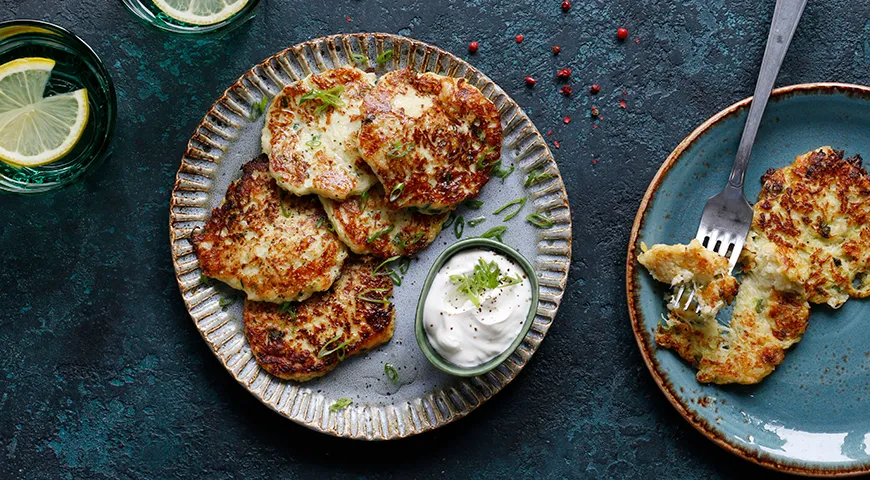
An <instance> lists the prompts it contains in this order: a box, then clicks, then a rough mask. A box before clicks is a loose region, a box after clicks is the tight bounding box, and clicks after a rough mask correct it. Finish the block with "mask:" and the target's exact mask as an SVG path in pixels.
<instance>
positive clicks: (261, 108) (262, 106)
mask: <svg viewBox="0 0 870 480" xmlns="http://www.w3.org/2000/svg"><path fill="white" fill-rule="evenodd" d="M267 105H269V99H268V98H266V97H263V98H262V99H261V100H260V101H259V102H257V103H255V104H253V105H251V117H252V118H253V119H254V120H256V119H258V118H260V117H262V116H263V113H264V112H265V111H266V106H267Z"/></svg>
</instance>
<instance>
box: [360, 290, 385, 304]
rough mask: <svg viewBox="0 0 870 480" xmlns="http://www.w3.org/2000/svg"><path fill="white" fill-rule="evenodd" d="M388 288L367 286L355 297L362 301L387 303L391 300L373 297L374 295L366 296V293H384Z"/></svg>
mask: <svg viewBox="0 0 870 480" xmlns="http://www.w3.org/2000/svg"><path fill="white" fill-rule="evenodd" d="M389 290H390V289H389V288H369V289H368V290H363V291H362V292H360V294H359V295H357V296H356V298H358V299H360V300H362V301H364V302H370V303H382V304H384V305H389V304H390V303H391V302H390V301H389V300H387V299H385V298H375V297H369V296H368V294H370V293H384V292H388V291H389Z"/></svg>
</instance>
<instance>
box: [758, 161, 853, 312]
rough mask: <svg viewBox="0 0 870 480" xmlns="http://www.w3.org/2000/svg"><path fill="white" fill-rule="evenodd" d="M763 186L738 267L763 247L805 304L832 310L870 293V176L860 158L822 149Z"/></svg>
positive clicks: (766, 179) (774, 173)
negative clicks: (770, 247) (780, 262)
mask: <svg viewBox="0 0 870 480" xmlns="http://www.w3.org/2000/svg"><path fill="white" fill-rule="evenodd" d="M762 181H763V182H764V187H763V188H762V191H761V194H760V195H759V199H758V203H757V204H756V205H755V219H754V222H753V226H752V227H753V228H752V234H751V235H750V238H749V241H748V242H747V249H746V251H745V252H744V261H745V262H746V263H747V264H750V265H751V264H752V263H753V262H754V261H755V258H754V257H755V250H756V249H757V247H756V245H757V244H759V243H765V242H768V241H769V242H772V243H773V244H775V245H776V248H777V250H778V254H779V255H780V256H781V257H783V258H787V259H788V260H787V262H788V265H787V268H788V269H790V270H792V271H793V273H792V274H793V275H794V276H795V277H796V278H797V279H798V280H799V282H800V283H801V284H802V285H803V287H804V289H805V290H806V294H807V298H808V299H809V301H810V302H811V303H827V304H828V305H830V306H832V307H834V308H838V307H839V306H841V305H842V304H843V303H845V302H846V300H848V298H849V296H850V295H851V296H853V297H861V298H863V297H866V296H868V295H870V275H866V273H867V272H868V271H870V178H868V175H867V171H866V170H864V169H863V168H862V167H861V158H860V157H858V156H855V157H853V158H846V159H844V158H843V152H842V151H834V150H832V149H831V148H830V147H822V148H819V149H817V150H815V151H813V152H809V153H806V154H804V155H801V156H799V157H797V159H796V161H795V162H794V164H792V165H789V166H787V167H784V168H781V169H779V170H770V171H768V173H767V174H765V175H764V177H763V178H762Z"/></svg>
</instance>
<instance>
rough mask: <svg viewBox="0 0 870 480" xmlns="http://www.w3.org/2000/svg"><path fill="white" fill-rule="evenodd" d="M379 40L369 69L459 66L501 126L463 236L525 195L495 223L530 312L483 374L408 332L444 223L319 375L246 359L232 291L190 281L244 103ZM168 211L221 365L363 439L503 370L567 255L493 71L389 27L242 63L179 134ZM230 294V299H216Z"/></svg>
mask: <svg viewBox="0 0 870 480" xmlns="http://www.w3.org/2000/svg"><path fill="white" fill-rule="evenodd" d="M387 50H393V52H394V54H393V55H392V58H390V60H389V61H387V62H386V63H385V64H383V65H377V66H376V68H375V72H376V73H377V75H378V76H381V75H383V74H384V73H386V72H388V71H390V70H396V69H400V68H405V67H406V66H410V67H412V68H414V69H416V70H418V71H425V72H435V73H438V74H442V75H449V76H452V77H460V78H463V77H464V78H465V79H467V80H468V81H469V82H470V83H471V84H472V85H475V86H477V87H478V88H479V89H480V90H481V91H482V92H483V93H484V95H486V96H487V97H488V98H489V99H490V100H492V102H493V103H494V104H495V105H496V107H498V109H499V112H500V114H501V122H502V126H503V128H504V143H503V145H502V162H503V164H504V165H505V166H508V165H511V164H512V165H514V166H516V171H515V172H514V173H513V174H512V175H510V176H509V177H507V179H506V180H505V182H504V184H502V181H501V180H500V179H498V178H493V179H492V180H490V182H489V183H488V184H487V185H486V187H484V189H483V191H482V193H481V195H480V197H479V198H480V199H481V200H483V202H484V206H483V208H482V209H480V210H472V211H464V210H463V209H462V208H460V210H458V211H457V213H458V214H460V215H464V216H465V218H472V217H477V216H479V215H483V216H486V217H487V220H486V221H485V222H484V223H482V224H480V225H478V226H476V227H469V226H467V225H466V227H465V231H464V235H463V238H465V237H469V236H475V235H480V234H481V233H483V232H484V231H486V230H487V229H489V228H491V227H494V226H496V225H501V224H502V222H501V219H500V217H497V216H494V215H492V212H493V210H495V209H496V208H498V207H499V206H501V205H503V204H505V203H507V202H509V201H511V200H514V199H516V198H518V197H522V196H528V198H529V201H528V202H527V204H526V206H525V208H524V209H523V211H522V212H521V215H518V216H517V217H516V218H514V219H513V220H511V221H510V222H508V223H507V224H505V225H507V226H508V230H507V232H506V234H505V236H504V241H505V243H507V244H508V245H510V246H512V247H514V248H516V249H517V250H519V251H520V253H522V254H523V255H524V256H525V257H526V258H528V259H529V260H530V261H531V262H532V263H533V264H534V265H535V267H536V269H537V271H538V276H539V280H540V302H539V305H538V311H537V316H536V317H535V321H534V324H533V325H532V328H531V330H530V331H529V333H528V335H526V337H525V339H524V341H523V343H522V344H521V345H520V347H519V348H518V349H517V350H516V351H515V352H514V354H513V355H511V356H510V357H509V358H508V359H507V360H506V361H505V362H504V363H503V364H502V365H500V366H499V367H498V368H497V369H496V370H494V371H492V372H490V373H488V374H486V375H483V376H480V377H474V378H470V379H462V378H457V377H452V376H449V375H447V374H444V373H441V372H440V371H439V370H437V369H436V368H435V367H433V366H431V365H430V364H429V362H428V361H427V360H426V357H425V356H424V355H423V353H422V352H421V351H420V350H419V348H418V346H417V342H416V340H415V337H414V312H415V310H416V306H417V298H418V296H419V294H420V290H421V288H422V286H423V282H424V279H425V277H426V273H427V271H428V269H429V266H430V265H431V264H432V262H433V261H434V260H435V258H436V257H437V256H438V254H439V253H441V251H442V250H444V248H446V247H447V246H448V245H450V244H451V243H453V242H455V241H456V240H457V239H456V236H455V234H454V231H453V229H452V228H449V229H447V230H446V231H444V232H442V233H441V235H440V236H439V237H438V239H437V240H436V241H435V242H434V243H433V244H432V245H431V246H429V247H428V248H427V249H426V250H424V251H423V252H421V253H420V254H419V255H418V256H416V257H415V258H414V260H413V262H412V264H411V267H410V269H409V271H408V274H407V275H406V276H405V279H404V282H403V283H402V285H401V286H397V287H396V289H395V291H394V295H393V297H394V298H393V301H394V303H395V307H396V331H395V335H394V336H393V339H392V341H390V342H389V343H387V344H385V345H382V346H381V347H378V348H376V349H374V350H372V351H370V352H369V353H367V354H362V355H357V356H354V357H351V358H349V359H348V360H346V361H345V362H343V363H342V364H341V365H340V366H339V367H338V368H337V369H336V370H334V371H333V372H331V373H329V374H328V375H326V376H325V377H322V378H321V379H317V380H313V381H310V382H306V383H295V382H291V381H284V380H281V379H278V378H276V377H273V376H271V375H270V374H268V373H266V372H265V371H264V370H262V369H261V368H260V367H259V366H258V365H257V362H256V361H255V360H254V357H253V355H252V354H251V349H250V347H249V345H248V343H247V341H246V339H245V335H244V327H243V325H242V303H243V302H242V301H241V300H240V299H241V297H240V294H239V293H237V292H234V291H233V290H231V289H229V288H226V287H224V286H222V285H214V284H211V285H206V284H203V283H201V282H200V273H201V272H200V269H199V262H198V261H197V258H196V255H195V253H194V250H193V247H192V245H191V242H190V240H189V237H190V234H191V232H193V230H194V229H195V228H197V227H201V226H202V225H204V224H205V221H206V219H207V218H208V216H209V215H210V213H211V209H212V208H214V207H216V206H217V205H219V204H220V202H221V200H222V199H223V197H224V194H225V193H226V190H227V186H228V185H229V184H230V182H231V181H232V180H234V179H236V178H238V177H239V175H240V171H239V168H240V167H241V165H242V164H243V163H245V162H247V161H248V160H250V159H251V158H253V157H254V156H256V155H257V154H259V153H260V152H261V146H260V130H261V129H262V128H263V121H264V120H263V118H262V117H260V118H254V116H255V115H254V114H253V113H252V112H253V111H254V108H253V105H255V104H257V103H259V102H260V101H261V100H262V99H263V98H272V97H274V96H275V95H276V94H277V93H278V92H280V90H281V88H282V87H283V86H284V85H287V84H289V83H292V82H294V81H296V80H298V79H300V78H303V77H305V76H307V75H309V74H311V73H317V72H322V71H324V70H327V69H330V68H335V67H338V66H343V65H349V64H351V54H359V55H364V56H365V57H367V58H368V59H369V64H370V65H372V66H375V65H376V59H377V57H378V56H379V55H380V54H382V53H383V52H385V51H387ZM533 169H542V170H545V171H548V172H550V173H552V174H553V175H554V176H553V178H551V179H549V180H547V181H544V182H542V183H540V184H537V185H535V186H533V187H531V188H528V189H527V188H525V187H524V186H523V182H524V180H525V178H526V176H527V175H528V172H529V171H531V170H533ZM533 212H537V213H540V214H542V215H547V216H548V217H550V218H551V219H552V221H553V222H554V225H553V227H552V228H547V229H538V228H536V227H534V226H533V225H531V224H529V223H527V222H526V221H524V218H525V216H526V215H528V214H530V213H533ZM169 222H170V237H171V238H170V241H171V244H172V258H173V263H174V265H175V271H176V275H177V278H178V284H179V286H180V288H181V293H182V297H183V298H184V302H185V304H186V305H187V308H188V310H189V311H190V316H191V317H192V318H193V321H194V325H195V326H196V328H197V329H198V330H199V332H200V333H201V334H202V337H203V338H204V339H205V341H206V342H207V343H208V345H209V346H210V347H211V349H212V350H213V351H214V354H215V355H216V356H217V358H218V359H219V360H220V362H221V363H222V364H223V365H224V366H225V367H226V369H227V371H228V372H229V373H230V374H231V375H232V376H233V377H234V378H235V379H236V380H238V381H239V382H240V383H241V384H242V385H243V386H244V387H245V388H247V389H248V390H249V391H250V392H251V394H253V395H254V396H256V397H257V398H259V399H260V400H261V401H262V402H263V403H264V404H266V405H267V406H268V407H269V408H271V409H273V410H275V411H276V412H278V413H279V414H281V415H283V416H285V417H287V418H289V419H291V420H293V421H294V422H297V423H299V424H302V425H304V426H307V427H309V428H312V429H315V430H319V431H322V432H324V433H328V434H332V435H336V436H342V437H351V438H358V439H367V440H385V439H394V438H401V437H407V436H410V435H414V434H417V433H420V432H424V431H427V430H431V429H434V428H438V427H440V426H442V425H445V424H447V423H450V422H452V421H454V420H456V419H458V418H461V417H463V416H465V415H466V414H468V413H469V412H471V411H472V410H474V409H475V408H476V407H478V406H479V405H480V404H481V403H482V402H485V401H486V400H487V399H489V398H490V397H492V396H493V395H495V394H496V393H497V392H498V391H499V390H501V389H502V388H503V387H504V386H505V385H506V384H507V383H508V382H510V381H511V380H513V379H514V378H515V377H516V376H517V374H518V373H519V372H520V370H521V369H522V368H523V366H524V365H525V364H526V363H527V362H528V361H529V359H530V358H531V356H532V354H533V353H534V352H535V350H536V349H537V348H538V346H539V345H540V343H541V341H542V340H543V339H544V335H546V333H547V330H548V329H549V328H550V325H551V324H552V322H553V318H554V316H555V315H556V310H557V309H558V307H559V302H560V300H561V298H562V294H563V292H564V290H565V282H566V279H567V276H568V266H569V264H570V261H571V216H570V211H569V207H568V200H567V196H566V194H565V188H564V185H563V183H562V179H561V177H560V176H559V169H558V167H557V166H556V162H555V161H554V159H553V156H552V155H551V153H550V151H549V149H548V148H547V145H546V143H545V142H544V140H543V138H542V137H541V135H540V133H539V132H538V130H537V129H536V128H535V126H534V125H533V124H532V122H531V121H529V119H528V117H527V116H526V115H525V114H524V113H523V111H522V109H520V107H519V106H517V104H516V103H515V102H514V101H513V100H511V99H510V98H509V97H508V96H507V95H506V94H505V93H504V91H502V89H501V88H499V87H498V86H497V85H496V84H495V83H493V82H492V80H490V79H489V78H487V77H486V76H485V75H483V74H482V73H480V72H479V71H478V70H476V69H475V68H473V67H471V66H470V65H469V64H467V63H466V62H464V61H462V60H460V59H459V58H457V57H455V56H454V55H452V54H450V53H447V52H445V51H443V50H440V49H438V48H435V47H432V46H430V45H427V44H424V43H422V42H418V41H416V40H411V39H408V38H404V37H399V36H395V35H388V34H353V35H335V36H331V37H325V38H319V39H316V40H312V41H309V42H305V43H301V44H299V45H296V46H293V47H291V48H289V49H287V50H285V51H283V52H281V53H279V54H277V55H275V56H273V57H270V58H268V59H266V60H265V61H264V62H263V63H261V64H259V65H257V66H255V67H254V68H252V69H251V70H250V71H249V72H247V73H245V74H244V75H242V77H241V78H240V79H239V80H238V81H237V82H236V83H234V84H233V85H232V86H230V88H229V89H227V91H226V92H225V93H224V95H223V96H221V97H220V98H219V99H218V100H217V102H215V104H214V106H213V107H212V108H211V110H209V112H208V113H207V114H206V116H205V118H204V119H203V121H202V123H201V124H200V125H199V127H198V128H197V130H196V133H195V134H194V135H193V137H192V138H191V140H190V143H189V144H188V149H187V151H186V153H185V155H184V157H183V158H182V160H181V167H180V169H179V171H178V175H177V177H176V181H175V188H174V189H173V192H172V202H171V207H170V220H169ZM214 283H219V282H214ZM233 299H235V301H233ZM222 300H223V302H222ZM229 301H232V303H231V304H229V305H227V302H229ZM221 303H223V304H224V306H221ZM387 362H389V363H391V364H393V365H394V366H395V367H396V368H397V369H398V371H399V382H398V383H397V384H393V383H392V382H391V381H390V380H389V379H388V378H387V377H386V376H385V374H384V364H385V363H387ZM339 398H350V399H351V400H353V403H352V404H351V405H350V406H349V407H347V408H345V409H343V410H338V411H335V412H330V411H329V407H330V405H332V404H333V403H334V402H335V401H336V400H337V399H339Z"/></svg>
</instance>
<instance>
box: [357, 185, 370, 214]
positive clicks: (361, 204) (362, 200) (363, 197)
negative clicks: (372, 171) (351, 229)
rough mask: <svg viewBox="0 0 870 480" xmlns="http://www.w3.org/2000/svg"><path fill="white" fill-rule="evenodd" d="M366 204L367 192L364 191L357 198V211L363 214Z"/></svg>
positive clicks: (367, 199) (367, 200)
mask: <svg viewBox="0 0 870 480" xmlns="http://www.w3.org/2000/svg"><path fill="white" fill-rule="evenodd" d="M368 203H369V191H368V190H366V191H365V192H362V194H361V195H360V196H359V211H360V212H365V211H366V205H368Z"/></svg>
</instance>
